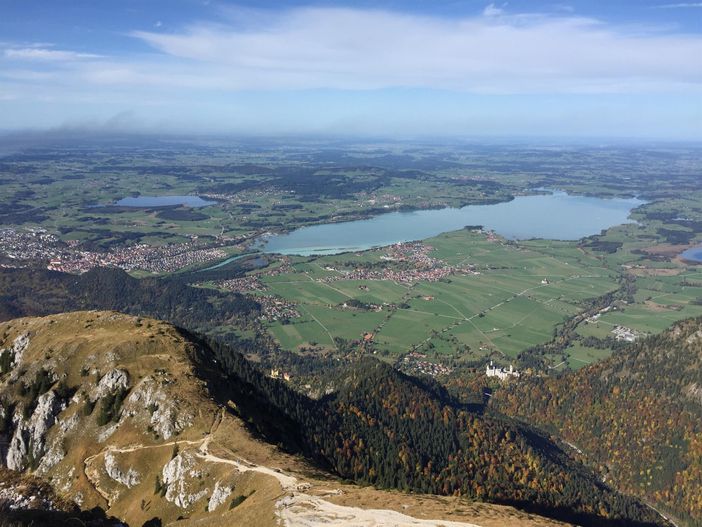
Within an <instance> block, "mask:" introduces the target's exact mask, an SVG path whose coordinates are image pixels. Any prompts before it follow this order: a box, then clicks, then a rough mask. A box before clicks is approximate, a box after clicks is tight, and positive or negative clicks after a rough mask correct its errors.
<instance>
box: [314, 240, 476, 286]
mask: <svg viewBox="0 0 702 527" xmlns="http://www.w3.org/2000/svg"><path fill="white" fill-rule="evenodd" d="M431 251H433V247H431V246H429V245H426V244H424V243H421V242H408V243H397V244H395V245H391V246H389V247H387V248H386V253H385V255H383V256H381V257H380V260H381V261H382V264H381V265H379V266H373V267H356V268H354V269H343V268H336V267H331V266H327V267H326V268H325V270H327V271H334V272H336V273H338V274H337V275H334V276H328V277H325V278H323V279H321V280H320V281H322V282H335V281H338V280H389V281H392V282H397V283H400V284H413V283H416V282H438V281H439V280H442V279H445V278H447V277H448V276H450V275H452V274H472V275H479V274H480V272H479V271H476V270H475V267H473V266H472V265H467V266H450V265H446V264H445V263H444V262H443V261H441V260H439V259H436V258H433V257H431V256H429V253H430V252H431Z"/></svg>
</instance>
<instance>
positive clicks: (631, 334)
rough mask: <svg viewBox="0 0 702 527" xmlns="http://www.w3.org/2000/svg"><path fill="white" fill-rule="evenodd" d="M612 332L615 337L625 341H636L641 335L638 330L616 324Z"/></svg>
mask: <svg viewBox="0 0 702 527" xmlns="http://www.w3.org/2000/svg"><path fill="white" fill-rule="evenodd" d="M612 334H613V335H614V338H615V339H617V340H621V341H624V342H634V341H635V340H636V339H638V338H639V337H640V336H641V335H640V334H639V333H638V332H636V331H634V330H633V329H631V328H628V327H626V326H615V327H614V329H613V330H612Z"/></svg>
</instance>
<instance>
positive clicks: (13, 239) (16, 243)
mask: <svg viewBox="0 0 702 527" xmlns="http://www.w3.org/2000/svg"><path fill="white" fill-rule="evenodd" d="M64 251H65V247H62V244H61V243H60V241H59V239H58V238H57V237H56V236H54V235H53V234H50V233H49V232H47V231H46V230H44V229H31V228H29V229H25V230H23V231H17V230H15V229H10V228H8V229H0V253H2V254H3V255H4V256H6V257H7V258H10V259H11V260H45V259H50V258H55V257H58V256H60V255H61V254H63V252H64Z"/></svg>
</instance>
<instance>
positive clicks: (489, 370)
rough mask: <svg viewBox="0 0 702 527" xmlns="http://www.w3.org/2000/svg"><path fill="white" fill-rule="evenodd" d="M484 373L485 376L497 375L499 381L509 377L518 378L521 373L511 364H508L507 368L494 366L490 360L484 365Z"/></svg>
mask: <svg viewBox="0 0 702 527" xmlns="http://www.w3.org/2000/svg"><path fill="white" fill-rule="evenodd" d="M485 375H486V376H487V377H497V378H498V379H500V380H501V381H504V380H507V379H509V378H511V377H515V378H517V379H518V378H519V377H521V375H522V374H521V373H519V372H518V371H517V370H515V369H514V367H513V366H512V365H511V364H510V365H509V369H506V368H502V367H501V366H495V365H494V364H493V363H492V361H490V364H488V365H487V366H486V367H485Z"/></svg>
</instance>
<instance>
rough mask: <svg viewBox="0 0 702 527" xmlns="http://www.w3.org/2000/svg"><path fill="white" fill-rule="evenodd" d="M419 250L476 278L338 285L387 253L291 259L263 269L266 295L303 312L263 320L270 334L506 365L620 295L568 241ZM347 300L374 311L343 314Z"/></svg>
mask: <svg viewBox="0 0 702 527" xmlns="http://www.w3.org/2000/svg"><path fill="white" fill-rule="evenodd" d="M425 243H426V244H427V245H429V246H430V247H431V248H433V249H432V250H431V252H430V253H429V254H430V256H431V257H433V258H436V259H438V260H440V261H441V262H443V264H445V265H452V266H468V265H470V266H472V267H471V269H472V270H473V271H474V272H473V273H471V274H466V273H463V272H456V273H453V274H451V275H449V276H447V277H445V278H443V279H442V280H439V281H428V280H419V281H413V282H409V283H398V282H396V281H391V280H386V279H345V278H344V276H345V272H346V271H348V270H350V269H353V268H354V267H356V266H360V265H362V264H375V265H379V262H382V260H381V258H380V257H381V256H383V255H384V254H385V253H386V250H385V249H376V250H372V251H366V252H363V253H357V254H343V255H336V256H323V257H318V258H306V259H301V258H297V259H292V272H289V273H285V274H274V275H273V276H267V275H266V272H265V270H263V271H260V272H259V274H260V275H261V276H260V279H261V281H262V283H263V284H264V285H265V287H266V290H267V291H266V294H272V295H275V296H278V297H281V298H284V299H286V300H289V301H291V302H294V303H295V304H296V305H297V307H298V311H299V313H300V317H299V318H294V319H291V320H286V321H284V322H283V321H272V322H270V323H268V324H267V327H268V330H269V332H270V333H271V334H272V335H273V336H274V337H275V339H276V340H277V341H278V342H279V343H280V345H281V346H282V347H284V348H286V349H292V350H295V349H299V348H301V347H309V346H317V347H319V348H322V349H328V350H334V349H335V348H336V344H335V341H334V339H335V338H336V337H340V338H343V339H345V340H361V339H362V337H363V335H364V334H366V333H372V334H373V349H374V351H375V352H376V353H380V354H381V355H383V356H388V357H393V356H397V355H399V354H403V353H407V352H409V351H413V350H414V351H418V352H421V353H424V354H427V355H428V356H430V357H436V358H437V359H445V360H448V359H450V360H453V361H459V362H461V361H463V362H471V361H476V360H481V359H482V358H483V357H485V356H487V355H490V354H493V355H494V356H495V357H503V358H504V359H505V360H511V359H512V358H514V357H516V355H517V354H518V353H519V352H520V351H523V350H525V349H527V348H529V347H532V346H534V345H537V344H541V343H544V342H547V341H548V340H549V339H550V338H551V336H552V334H553V330H554V327H556V326H557V325H558V324H560V323H562V322H563V321H564V320H566V319H567V318H568V317H571V316H573V315H575V314H577V313H578V312H579V311H581V310H582V309H583V301H585V300H587V299H590V298H592V297H596V296H599V295H603V294H605V293H607V292H610V291H612V290H614V289H616V288H617V275H616V273H615V272H613V271H612V270H610V269H607V268H605V267H603V266H602V261H601V260H600V259H598V258H596V257H594V256H592V255H591V254H588V253H587V252H585V251H582V250H581V249H579V248H578V247H577V246H576V244H574V243H567V242H546V241H528V242H523V243H519V244H516V243H513V242H506V241H505V240H501V239H497V240H490V239H488V237H487V236H486V235H485V234H482V233H476V232H470V231H467V230H462V231H457V232H451V233H447V234H444V235H441V236H438V237H436V238H432V239H429V240H426V242H425ZM350 299H355V300H358V301H360V302H362V303H365V304H371V305H372V306H374V307H373V308H372V309H370V310H364V309H355V308H349V307H344V303H345V302H347V301H349V300H350Z"/></svg>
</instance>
